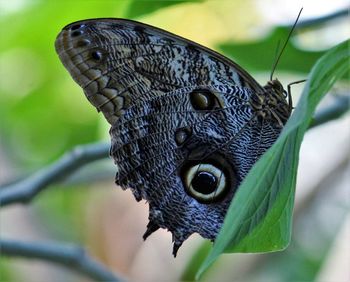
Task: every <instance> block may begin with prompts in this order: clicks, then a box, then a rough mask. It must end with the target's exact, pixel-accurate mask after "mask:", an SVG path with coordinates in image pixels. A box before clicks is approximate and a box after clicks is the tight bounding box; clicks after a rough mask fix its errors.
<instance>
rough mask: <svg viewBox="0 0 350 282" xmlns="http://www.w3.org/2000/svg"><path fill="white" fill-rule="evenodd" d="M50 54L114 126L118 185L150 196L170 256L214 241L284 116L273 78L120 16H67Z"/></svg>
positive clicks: (287, 109)
mask: <svg viewBox="0 0 350 282" xmlns="http://www.w3.org/2000/svg"><path fill="white" fill-rule="evenodd" d="M55 46H56V51H57V53H58V55H59V57H60V59H61V61H62V63H63V64H64V66H65V67H66V68H67V70H68V71H69V72H70V74H71V75H72V77H73V79H74V80H75V81H76V82H77V83H78V84H79V85H80V86H81V87H82V88H83V90H84V93H85V95H86V97H87V99H88V100H89V101H90V103H91V104H92V105H94V106H95V107H96V108H97V110H98V111H99V112H102V113H103V115H104V116H105V118H106V119H107V121H108V122H109V123H110V124H111V129H110V136H111V139H112V142H111V149H110V155H111V156H112V157H113V159H114V161H115V163H116V164H117V166H118V172H117V175H116V180H115V182H116V184H118V185H120V186H121V187H122V188H123V189H126V188H130V189H131V191H132V193H133V195H134V196H135V198H136V200H137V201H140V200H141V199H144V200H146V201H147V202H148V203H149V223H148V225H147V231H146V233H145V234H144V239H146V238H147V237H148V236H149V235H150V234H151V233H153V232H154V231H156V230H157V229H159V228H166V229H168V230H169V231H170V232H171V233H172V236H173V242H174V246H173V254H174V256H175V255H176V253H177V250H178V248H179V247H180V246H181V244H182V243H183V242H184V241H185V240H186V239H187V238H188V237H189V236H190V235H191V234H193V233H195V232H197V233H199V234H200V235H201V236H202V237H204V238H208V239H210V240H214V239H215V238H216V236H217V234H218V232H219V230H220V227H221V226H222V224H223V221H224V217H225V214H226V211H227V209H228V207H229V205H230V202H231V200H232V197H233V196H234V194H235V192H236V191H237V188H238V186H239V184H240V183H241V181H242V180H243V178H244V177H245V175H246V174H247V173H248V171H249V170H250V168H251V167H252V166H253V165H254V163H255V162H256V161H257V160H258V159H259V157H260V156H261V155H262V154H263V153H264V152H265V151H266V150H267V149H268V148H269V147H270V146H271V145H272V144H273V143H274V141H275V140H276V139H277V137H278V136H279V134H280V132H281V129H282V127H283V125H284V124H285V123H286V121H287V119H288V118H289V116H290V114H291V109H292V107H291V103H290V101H287V93H286V91H284V89H283V87H282V85H281V83H280V82H279V81H278V80H272V79H271V81H269V82H268V83H267V85H265V86H260V85H259V84H258V83H257V82H256V81H255V80H254V79H253V78H252V77H251V76H250V75H249V74H248V73H247V72H246V71H245V70H243V69H242V68H241V67H240V66H238V65H237V64H235V63H234V62H232V61H231V60H229V59H228V58H225V57H224V56H222V55H220V54H218V53H216V52H214V51H212V50H210V49H208V48H206V47H203V46H201V45H199V44H197V43H194V42H192V41H190V40H187V39H184V38H182V37H180V36H177V35H174V34H171V33H169V32H167V31H164V30H161V29H159V28H156V27H152V26H149V25H146V24H143V23H139V22H135V21H131V20H125V19H91V20H82V21H79V22H75V23H72V24H70V25H68V26H66V27H65V28H63V30H62V31H61V33H60V34H59V35H58V37H57V39H56V43H55Z"/></svg>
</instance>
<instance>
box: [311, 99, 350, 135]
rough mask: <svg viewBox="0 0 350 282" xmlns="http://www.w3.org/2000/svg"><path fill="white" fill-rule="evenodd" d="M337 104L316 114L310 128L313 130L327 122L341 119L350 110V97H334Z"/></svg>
mask: <svg viewBox="0 0 350 282" xmlns="http://www.w3.org/2000/svg"><path fill="white" fill-rule="evenodd" d="M334 97H335V98H336V99H335V102H334V104H333V105H330V106H328V107H327V108H325V109H323V110H320V111H318V112H316V114H315V116H314V119H313V121H312V123H311V125H310V126H309V129H310V128H313V127H315V126H318V125H321V124H324V123H326V122H329V121H332V120H334V119H337V118H339V117H341V116H342V115H343V114H345V113H346V112H347V111H348V110H349V106H350V97H349V96H334Z"/></svg>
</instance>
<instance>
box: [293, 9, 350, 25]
mask: <svg viewBox="0 0 350 282" xmlns="http://www.w3.org/2000/svg"><path fill="white" fill-rule="evenodd" d="M348 15H349V10H348V9H342V10H338V11H336V12H333V13H330V14H327V15H324V16H321V17H316V18H312V19H308V20H301V21H300V22H298V23H297V27H298V28H303V27H310V26H315V25H320V24H325V23H326V22H327V21H330V20H334V19H337V18H342V17H347V16H348ZM290 27H292V25H290Z"/></svg>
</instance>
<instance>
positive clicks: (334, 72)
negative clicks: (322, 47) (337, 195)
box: [196, 40, 349, 278]
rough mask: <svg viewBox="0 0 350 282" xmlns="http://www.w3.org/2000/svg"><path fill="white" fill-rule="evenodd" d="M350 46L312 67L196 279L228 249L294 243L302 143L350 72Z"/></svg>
mask: <svg viewBox="0 0 350 282" xmlns="http://www.w3.org/2000/svg"><path fill="white" fill-rule="evenodd" d="M348 50H349V40H348V41H345V42H343V43H341V44H339V45H337V46H336V47H334V48H332V49H331V50H329V51H328V52H327V53H326V54H325V55H324V56H322V58H320V59H319V60H318V61H317V63H316V64H315V66H314V67H313V68H312V70H311V73H310V75H309V78H308V82H307V83H306V85H305V88H304V90H303V94H302V96H301V98H300V101H299V103H298V105H297V107H296V109H295V111H294V113H293V115H292V116H291V118H290V119H289V121H288V123H287V124H286V126H285V128H284V129H283V131H282V133H281V135H280V137H279V138H278V139H277V141H276V142H275V144H274V145H273V146H272V147H271V148H270V149H269V150H268V151H267V152H266V153H265V154H264V156H263V157H262V158H261V159H260V160H259V161H258V162H257V163H256V164H255V165H254V167H253V168H252V169H251V171H250V172H249V174H248V176H247V177H246V178H245V180H244V181H243V183H242V184H241V186H240V188H239V190H238V191H237V193H236V195H235V197H234V199H233V200H232V203H231V206H230V208H229V210H228V213H227V215H226V218H225V222H224V225H223V227H222V229H221V231H220V233H219V235H218V237H217V239H216V241H215V244H214V246H213V249H212V250H211V252H210V253H209V255H208V257H207V258H206V260H205V261H204V262H203V264H202V266H201V268H200V269H199V271H198V273H197V276H196V278H199V277H200V275H201V274H202V273H203V272H204V271H205V270H206V269H207V268H208V267H209V266H210V265H211V264H212V263H213V262H214V261H215V260H216V259H217V257H218V256H219V255H220V254H221V253H223V252H251V253H255V252H271V251H279V250H283V249H284V248H286V247H287V246H288V244H289V242H290V237H291V222H292V211H293V204H294V192H295V183H296V174H297V168H298V159H299V149H300V145H301V142H302V139H303V136H304V133H305V131H306V129H307V128H308V126H309V123H310V121H311V119H312V115H313V113H314V111H315V109H316V106H317V104H318V103H319V102H320V100H321V99H322V97H323V96H324V95H325V94H326V93H327V92H328V91H329V90H330V88H331V87H332V85H333V84H334V83H335V82H336V81H337V80H338V79H339V78H340V77H342V76H343V75H344V73H345V72H346V71H348V69H349V53H348V52H349V51H348Z"/></svg>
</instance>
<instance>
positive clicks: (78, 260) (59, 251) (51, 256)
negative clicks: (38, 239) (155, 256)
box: [0, 239, 124, 281]
mask: <svg viewBox="0 0 350 282" xmlns="http://www.w3.org/2000/svg"><path fill="white" fill-rule="evenodd" d="M0 252H1V255H2V256H11V257H25V258H36V259H41V260H44V261H50V262H54V263H58V264H61V265H64V266H66V267H69V268H71V269H73V270H75V271H77V272H80V273H83V274H85V275H87V276H88V277H90V278H92V279H94V280H97V281H124V279H122V278H120V277H118V276H117V275H116V274H114V273H112V272H110V271H109V270H108V269H107V268H106V267H104V266H103V265H102V264H101V263H99V262H98V261H96V260H94V259H93V258H91V257H90V256H89V255H88V254H87V253H86V251H85V250H84V249H83V248H81V247H78V246H75V245H68V244H64V245H63V244H57V243H33V242H31V243H28V242H21V241H16V240H7V239H1V240H0Z"/></svg>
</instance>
